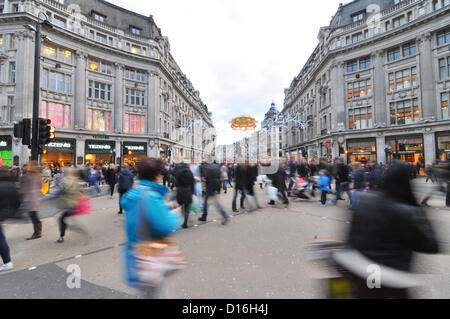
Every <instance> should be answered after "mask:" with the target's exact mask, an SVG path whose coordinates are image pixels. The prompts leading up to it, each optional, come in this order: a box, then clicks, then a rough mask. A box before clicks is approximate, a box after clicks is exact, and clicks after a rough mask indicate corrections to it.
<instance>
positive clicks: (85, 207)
mask: <svg viewBox="0 0 450 319" xmlns="http://www.w3.org/2000/svg"><path fill="white" fill-rule="evenodd" d="M91 212H92V207H91V203H90V201H89V197H87V196H85V195H80V196H79V198H78V205H77V208H76V209H75V210H74V211H73V212H72V213H71V214H70V215H71V216H78V215H85V214H90V213H91Z"/></svg>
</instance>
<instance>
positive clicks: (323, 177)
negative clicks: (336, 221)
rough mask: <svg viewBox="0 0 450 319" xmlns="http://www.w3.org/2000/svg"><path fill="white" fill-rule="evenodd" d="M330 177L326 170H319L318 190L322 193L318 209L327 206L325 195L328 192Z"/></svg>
mask: <svg viewBox="0 0 450 319" xmlns="http://www.w3.org/2000/svg"><path fill="white" fill-rule="evenodd" d="M330 183H331V180H330V177H329V176H328V174H327V170H325V169H321V170H320V171H319V190H320V191H321V192H322V193H321V195H320V207H325V206H326V204H327V194H328V193H329V192H330Z"/></svg>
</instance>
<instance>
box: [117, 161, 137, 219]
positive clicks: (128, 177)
mask: <svg viewBox="0 0 450 319" xmlns="http://www.w3.org/2000/svg"><path fill="white" fill-rule="evenodd" d="M118 177H119V178H118V180H119V187H118V191H119V208H120V210H119V214H120V215H122V214H123V210H122V206H121V205H120V199H121V198H122V196H123V195H124V194H125V193H126V192H128V191H129V190H130V189H131V188H132V187H133V183H134V175H133V173H131V172H130V170H129V169H128V165H125V166H124V168H123V170H122V172H120V173H119V176H118Z"/></svg>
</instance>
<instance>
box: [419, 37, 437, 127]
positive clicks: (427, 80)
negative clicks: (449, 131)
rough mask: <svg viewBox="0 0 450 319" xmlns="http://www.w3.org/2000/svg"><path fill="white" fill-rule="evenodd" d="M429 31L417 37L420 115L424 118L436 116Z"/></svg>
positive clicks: (435, 117) (434, 83)
mask: <svg viewBox="0 0 450 319" xmlns="http://www.w3.org/2000/svg"><path fill="white" fill-rule="evenodd" d="M431 39H432V37H431V33H424V34H422V35H420V36H419V37H417V39H416V40H417V43H418V52H419V54H420V55H419V61H420V66H419V69H420V70H419V72H420V90H421V96H422V112H421V114H422V115H421V117H422V118H424V119H431V118H432V117H434V119H437V118H438V115H437V111H436V105H437V104H436V96H435V92H436V86H435V85H436V81H435V80H434V72H433V71H434V65H433V56H432V49H431Z"/></svg>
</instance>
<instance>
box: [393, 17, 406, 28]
mask: <svg viewBox="0 0 450 319" xmlns="http://www.w3.org/2000/svg"><path fill="white" fill-rule="evenodd" d="M405 23H406V19H405V15H401V16H399V17H397V18H395V19H393V20H392V24H393V25H394V28H398V27H401V26H402V25H404V24H405Z"/></svg>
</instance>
